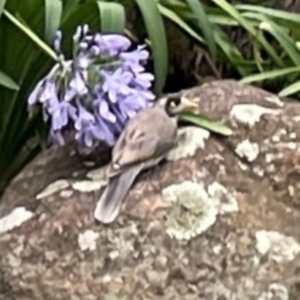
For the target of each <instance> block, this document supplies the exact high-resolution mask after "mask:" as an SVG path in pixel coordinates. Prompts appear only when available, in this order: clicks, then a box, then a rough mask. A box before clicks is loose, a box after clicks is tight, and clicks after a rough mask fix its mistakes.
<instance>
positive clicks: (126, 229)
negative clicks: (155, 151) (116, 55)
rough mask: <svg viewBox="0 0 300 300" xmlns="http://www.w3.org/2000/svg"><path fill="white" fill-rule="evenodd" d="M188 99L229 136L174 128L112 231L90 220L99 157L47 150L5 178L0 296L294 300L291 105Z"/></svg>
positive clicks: (298, 271) (296, 117) (245, 97)
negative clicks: (172, 138) (161, 157)
mask: <svg viewBox="0 0 300 300" xmlns="http://www.w3.org/2000/svg"><path fill="white" fill-rule="evenodd" d="M185 92H186V93H187V94H188V96H192V97H195V96H197V97H199V99H200V107H201V110H202V111H203V112H204V113H206V114H208V115H209V116H211V117H212V118H215V119H222V120H223V121H225V122H226V123H227V124H228V125H230V126H231V127H232V128H233V129H234V131H235V134H234V136H232V137H230V138H228V139H227V138H221V137H219V136H215V135H212V134H210V133H209V132H207V131H205V130H202V129H196V128H193V127H185V128H183V129H182V130H181V131H180V142H179V145H178V147H177V148H175V149H173V150H172V151H171V152H170V153H169V155H168V160H167V162H165V163H162V164H160V165H159V166H157V167H155V168H154V169H152V170H149V171H147V172H144V173H143V174H141V176H139V179H138V180H137V182H136V184H135V185H134V187H133V188H132V190H131V191H130V193H129V194H128V197H127V199H126V202H125V204H124V205H123V208H122V212H121V215H120V216H119V217H118V219H117V221H116V222H115V223H113V224H112V225H110V226H103V225H101V224H97V223H95V222H94V220H93V209H94V206H95V204H96V202H97V199H98V198H99V196H100V195H101V192H102V190H103V186H105V184H106V181H105V177H104V171H105V167H101V163H103V162H105V161H107V157H106V156H107V155H104V154H103V153H102V152H99V155H98V158H101V159H100V161H101V160H102V162H101V163H100V162H97V163H96V164H95V165H94V166H92V165H93V163H91V162H89V163H85V164H83V163H82V161H81V160H80V159H79V158H78V157H77V156H76V154H74V153H73V152H72V149H71V148H68V147H65V148H52V149H50V150H49V151H46V152H44V153H43V154H42V155H40V156H39V157H38V158H37V159H35V161H33V162H32V163H31V164H30V165H28V166H27V167H26V168H25V169H24V170H23V171H22V172H21V173H20V174H19V175H18V176H17V177H16V178H15V179H14V181H13V182H12V183H11V185H10V187H9V188H8V189H7V191H6V192H5V194H4V196H3V199H2V201H1V202H0V253H1V256H0V299H1V300H2V299H3V300H4V299H5V300H10V299H11V300H13V299H17V300H27V299H28V300H43V299H50V300H67V299H70V300H77V299H78V300H79V299H84V300H96V299H100V300H102V299H103V300H125V299H126V300H144V299H145V300H146V299H147V300H152V299H153V300H154V299H155V300H160V299H161V300H162V299H165V300H202V299H203V300H210V299H211V300H229V299H230V300H248V299H249V300H252V299H253V300H271V299H272V300H275V299H279V300H287V299H292V300H297V299H300V254H299V253H300V244H299V243H300V210H299V207H300V196H299V192H300V183H299V182H300V150H299V144H300V126H299V122H300V104H299V103H296V102H286V103H285V104H283V103H282V102H281V101H280V100H279V99H278V98H277V97H275V96H274V95H272V94H269V93H266V92H264V91H262V90H259V89H256V88H253V87H250V86H247V85H241V84H239V83H237V82H235V81H232V80H224V81H215V82H211V83H207V84H205V85H203V86H201V87H197V88H194V89H191V90H187V91H185ZM102 158H103V159H102Z"/></svg>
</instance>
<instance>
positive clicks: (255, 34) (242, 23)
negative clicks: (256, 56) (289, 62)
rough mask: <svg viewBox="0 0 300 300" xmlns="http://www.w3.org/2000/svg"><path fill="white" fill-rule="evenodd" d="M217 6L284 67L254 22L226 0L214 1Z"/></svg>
mask: <svg viewBox="0 0 300 300" xmlns="http://www.w3.org/2000/svg"><path fill="white" fill-rule="evenodd" d="M213 2H214V3H215V4H217V5H218V6H219V7H220V8H222V9H223V10H224V11H225V12H227V13H228V14H229V15H230V16H231V17H233V18H234V19H235V20H236V21H237V22H238V23H239V24H240V26H242V27H243V28H244V29H245V30H247V31H248V32H249V33H250V34H251V35H252V36H253V37H254V38H255V39H257V41H258V42H259V43H260V44H261V45H262V46H263V47H264V49H265V50H266V51H267V53H268V54H269V56H270V57H271V58H272V59H273V60H274V62H275V63H276V64H277V65H278V66H280V67H283V66H284V63H283V61H282V59H281V58H280V57H279V56H278V55H277V53H276V51H275V50H274V48H273V46H271V45H270V44H269V42H268V41H267V40H266V39H265V38H264V37H263V36H262V35H260V34H259V31H258V30H256V29H255V27H254V26H253V24H252V22H251V21H250V20H247V19H246V18H244V17H243V15H241V14H240V13H239V12H238V11H237V10H236V9H235V8H234V7H233V6H232V5H230V4H229V3H228V2H227V1H225V0H213Z"/></svg>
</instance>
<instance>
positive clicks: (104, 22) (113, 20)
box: [97, 1, 125, 33]
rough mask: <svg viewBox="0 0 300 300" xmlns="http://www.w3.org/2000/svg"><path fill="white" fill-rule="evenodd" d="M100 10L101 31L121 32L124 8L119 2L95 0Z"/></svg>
mask: <svg viewBox="0 0 300 300" xmlns="http://www.w3.org/2000/svg"><path fill="white" fill-rule="evenodd" d="M97 5H98V8H99V12H100V28H101V31H102V32H103V33H123V32H124V29H125V9H124V7H123V6H122V5H121V4H118V3H112V2H102V1H97Z"/></svg>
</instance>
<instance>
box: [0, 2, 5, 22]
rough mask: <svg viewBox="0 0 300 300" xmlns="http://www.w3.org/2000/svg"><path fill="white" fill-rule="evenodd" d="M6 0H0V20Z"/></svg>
mask: <svg viewBox="0 0 300 300" xmlns="http://www.w3.org/2000/svg"><path fill="white" fill-rule="evenodd" d="M5 2H6V0H0V18H1V15H2V13H3V10H4V6H5Z"/></svg>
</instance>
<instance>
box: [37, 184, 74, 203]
mask: <svg viewBox="0 0 300 300" xmlns="http://www.w3.org/2000/svg"><path fill="white" fill-rule="evenodd" d="M69 185H70V184H69V182H68V181H67V180H64V179H61V180H57V181H55V182H52V183H50V184H49V185H48V186H47V187H46V188H45V189H44V190H43V191H42V192H41V193H39V194H38V195H37V196H36V199H42V198H45V197H48V196H50V195H52V194H54V193H56V192H59V191H61V190H63V189H66V188H67V187H69Z"/></svg>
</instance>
